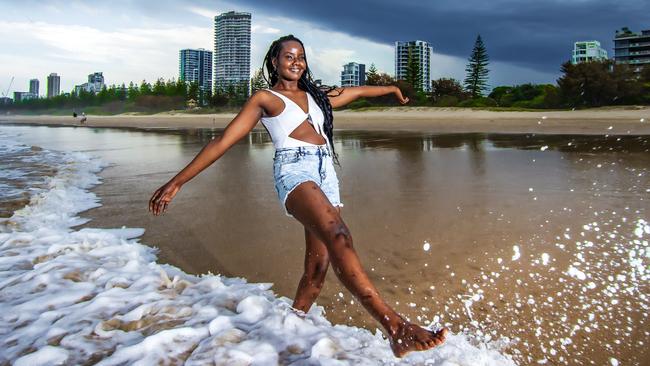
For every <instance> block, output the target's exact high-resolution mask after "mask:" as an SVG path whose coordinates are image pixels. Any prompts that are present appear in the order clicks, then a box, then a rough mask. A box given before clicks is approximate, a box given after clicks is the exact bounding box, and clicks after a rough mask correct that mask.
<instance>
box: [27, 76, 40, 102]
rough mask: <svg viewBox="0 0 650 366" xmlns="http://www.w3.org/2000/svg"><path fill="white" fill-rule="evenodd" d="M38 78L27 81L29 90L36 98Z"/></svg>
mask: <svg viewBox="0 0 650 366" xmlns="http://www.w3.org/2000/svg"><path fill="white" fill-rule="evenodd" d="M38 84H39V83H38V79H31V80H30V81H29V92H30V94H34V95H35V96H36V98H38Z"/></svg>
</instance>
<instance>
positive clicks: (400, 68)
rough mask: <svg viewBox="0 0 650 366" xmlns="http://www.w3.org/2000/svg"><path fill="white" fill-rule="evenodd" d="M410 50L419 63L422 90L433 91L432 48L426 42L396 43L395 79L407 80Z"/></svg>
mask: <svg viewBox="0 0 650 366" xmlns="http://www.w3.org/2000/svg"><path fill="white" fill-rule="evenodd" d="M409 50H410V53H411V57H414V58H415V60H416V61H417V63H418V65H419V68H420V73H421V77H422V90H423V91H425V92H430V91H431V52H432V48H431V46H430V45H429V43H428V42H425V41H407V42H401V41H397V42H395V79H397V80H405V79H406V71H407V66H408V62H409Z"/></svg>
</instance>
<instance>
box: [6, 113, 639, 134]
mask: <svg viewBox="0 0 650 366" xmlns="http://www.w3.org/2000/svg"><path fill="white" fill-rule="evenodd" d="M234 117H235V114H186V113H174V112H165V113H159V114H154V115H131V114H122V115H115V116H92V115H91V116H88V121H87V122H86V123H85V126H91V127H117V128H190V129H192V128H223V127H225V126H226V125H227V124H228V123H229V122H230V121H231V120H232V119H233V118H234ZM334 118H335V119H334V121H335V128H336V129H339V130H366V131H385V130H390V131H396V130H400V131H421V132H437V133H464V132H483V133H539V134H585V135H599V134H609V135H626V134H631V135H648V134H650V107H625V108H622V107H621V108H598V109H586V110H575V111H543V110H540V111H534V112H510V111H508V112H496V111H485V110H473V109H467V108H430V107H394V108H385V109H381V110H367V111H350V110H345V111H337V112H335V113H334ZM0 123H21V124H40V125H79V120H78V119H74V118H72V116H41V115H36V116H22V115H8V116H7V115H6V116H0ZM256 128H258V129H262V128H263V127H262V125H261V124H258V125H257V127H256Z"/></svg>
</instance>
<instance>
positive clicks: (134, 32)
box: [0, 1, 648, 95]
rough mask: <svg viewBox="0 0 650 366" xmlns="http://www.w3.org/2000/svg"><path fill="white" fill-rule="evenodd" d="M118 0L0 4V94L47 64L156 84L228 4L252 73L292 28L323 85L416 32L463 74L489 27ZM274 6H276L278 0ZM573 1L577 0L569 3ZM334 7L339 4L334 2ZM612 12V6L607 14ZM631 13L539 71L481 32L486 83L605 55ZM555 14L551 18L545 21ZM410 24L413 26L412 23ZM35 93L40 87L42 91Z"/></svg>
mask: <svg viewBox="0 0 650 366" xmlns="http://www.w3.org/2000/svg"><path fill="white" fill-rule="evenodd" d="M118 3H120V4H122V5H119V6H118V7H121V8H123V9H122V10H124V11H121V12H116V11H114V10H113V8H114V6H111V7H108V6H107V5H105V4H103V3H100V2H97V3H95V2H92V1H91V2H83V3H81V2H72V3H62V2H58V1H45V2H43V3H42V5H39V6H35V5H34V3H31V2H26V3H24V4H23V3H19V4H0V10H1V11H2V12H3V13H4V14H6V19H11V21H7V20H0V35H3V39H5V40H7V41H6V47H4V48H3V50H0V62H2V63H3V65H8V67H6V68H5V69H4V72H3V74H1V75H0V88H2V89H3V92H4V90H5V89H6V88H7V86H8V84H9V81H10V79H11V77H12V76H15V80H14V83H13V86H12V88H11V89H10V90H9V93H8V94H9V95H11V94H12V92H13V91H24V90H27V88H28V83H29V80H30V79H33V78H37V79H39V80H45V79H46V77H47V75H49V74H50V73H52V72H55V73H57V74H58V75H60V76H61V91H64V92H69V91H71V90H72V89H73V88H74V86H75V85H79V84H82V83H83V82H84V81H85V80H84V79H85V76H86V75H87V74H88V73H89V72H92V71H93V70H102V71H103V72H104V74H105V75H107V80H106V84H108V85H110V84H117V85H119V84H121V83H125V84H127V85H128V83H129V82H130V81H133V82H134V83H140V82H141V81H142V80H143V79H144V80H147V81H148V82H154V81H155V80H156V79H158V78H164V79H172V78H177V77H178V73H177V72H178V63H177V62H178V61H177V60H178V59H177V57H178V50H179V49H183V48H205V49H211V48H212V47H211V45H212V43H213V41H212V39H213V31H212V26H213V24H212V23H213V18H214V16H215V15H217V14H220V13H223V12H227V11H230V10H236V11H251V12H253V14H254V19H253V24H252V27H251V33H252V44H251V66H250V68H251V73H252V72H253V71H254V70H256V69H257V68H259V67H260V66H261V64H262V59H263V55H264V53H265V52H266V50H267V49H268V46H269V45H270V43H271V41H272V40H274V39H276V38H277V37H279V36H281V35H285V34H289V33H292V34H294V35H296V36H297V37H299V38H301V39H302V40H303V41H304V43H305V46H306V52H307V56H308V59H309V61H310V67H311V68H312V71H313V73H314V77H316V78H318V79H322V80H323V82H324V83H325V84H338V83H339V82H340V72H341V68H342V65H344V64H346V63H348V62H352V61H353V62H358V63H362V64H366V65H370V64H373V63H374V64H375V65H376V67H377V69H378V70H379V71H381V72H386V73H388V74H391V75H395V70H394V51H393V43H394V42H395V41H397V40H414V39H422V40H424V41H427V42H429V43H430V44H431V45H432V47H433V55H432V59H431V65H432V67H431V79H437V78H440V77H453V78H456V79H458V80H462V79H463V77H464V74H465V72H464V69H465V66H466V64H467V57H469V54H470V52H471V47H472V44H473V40H474V38H475V36H476V34H478V33H481V34H482V35H483V34H489V33H490V32H489V29H490V28H491V27H492V26H489V25H487V24H486V25H484V26H482V27H479V26H478V25H472V26H473V27H474V28H472V27H469V28H472V29H473V31H472V32H473V34H472V36H471V37H470V38H468V39H467V40H465V41H464V42H462V46H463V47H464V48H465V49H466V51H465V54H464V55H463V56H460V57H459V56H456V55H454V54H453V53H454V52H448V50H445V49H444V47H443V45H444V42H446V40H445V39H447V38H450V37H452V38H453V36H454V34H455V33H457V31H458V29H449V30H448V31H446V32H444V33H440V34H439V35H436V36H435V37H433V39H432V37H420V36H418V34H415V33H417V32H414V34H410V35H409V36H400V34H403V30H400V29H395V32H394V36H393V37H392V39H391V40H390V43H381V42H376V41H372V40H369V38H368V37H364V35H363V32H359V33H351V32H350V31H349V30H348V29H343V26H341V27H338V26H337V27H329V28H328V27H326V26H325V25H323V24H324V23H328V22H333V21H334V20H332V19H329V18H328V15H327V13H325V14H323V19H322V20H321V21H314V20H313V19H311V17H309V16H307V15H303V14H302V13H303V12H304V9H303V8H299V9H297V10H296V14H298V16H296V17H293V18H288V17H286V16H284V17H283V16H278V15H277V12H278V11H281V10H282V8H283V7H282V6H279V8H280V10H269V9H268V7H267V6H264V5H263V4H254V3H255V2H254V1H244V2H243V3H241V2H238V3H237V4H231V3H228V2H221V1H218V2H206V1H195V2H192V3H184V2H178V1H170V2H167V3H165V5H164V6H160V7H158V8H156V10H155V11H152V10H151V9H149V7H148V6H146V2H143V3H140V2H138V4H133V3H130V2H124V3H123V2H120V1H118ZM381 3H382V2H381V1H380V2H379V4H378V9H383V8H385V7H386V5H385V4H383V5H382V4H381ZM39 4H40V3H39ZM279 4H280V5H282V2H280V3H279ZM572 4H573V3H572ZM603 4H605V5H607V4H608V2H602V1H592V2H585V4H583V5H581V6H583V7H584V8H585V9H586V10H585V11H587V12H591V11H594V9H593V8H597V9H600V8H602V7H603V6H604V5H603ZM610 5H611V4H610ZM633 5H634V6H636V7H637V8H638V7H639V6H641V7H643V6H646V5H643V4H641V5H639V4H636V3H635V4H633ZM314 6H316V5H314ZM351 6H358V4H351ZM573 6H574V7H577V6H578V5H576V4H573ZM612 6H614V5H612ZM300 7H304V5H300ZM333 7H334V8H335V9H338V8H340V6H339V5H337V4H334V5H333ZM446 7H447V5H445V2H444V1H443V2H442V3H441V4H440V12H443V13H444V12H449V11H450V10H449V9H446ZM614 7H615V6H614ZM615 8H616V7H615ZM285 9H286V7H285ZM314 9H315V10H316V9H318V8H314ZM127 10H128V11H127ZM403 10H404V11H405V12H407V13H408V12H409V11H411V12H412V4H410V3H408V2H407V4H405V5H404V9H403ZM517 11H519V10H516V9H515V10H514V11H513V12H515V13H516V12H517ZM376 12H377V9H375V8H372V9H369V10H368V12H367V13H366V14H363V16H359V17H358V19H356V21H357V23H359V24H366V23H368V21H369V20H368V19H367V18H368V17H371V16H374V14H375V13H376ZM425 13H426V12H425ZM615 13H616V11H614V12H613V14H615ZM485 14H486V15H485V17H486V19H488V18H489V17H490V14H491V12H490V11H486V13H485ZM635 14H639V13H638V12H637V13H630V15H629V16H628V17H621V18H620V20H618V21H616V22H614V23H615V24H616V25H615V26H613V27H608V26H605V25H603V24H600V25H599V28H600V29H601V30H603V32H605V33H606V34H607V37H602V38H598V37H596V36H595V35H591V34H587V32H586V31H584V30H580V31H579V32H577V33H576V34H574V35H573V36H571V35H566V36H565V37H571V40H570V43H566V44H559V43H558V44H555V49H556V50H559V52H561V53H562V54H563V56H562V59H561V60H560V61H559V62H557V63H555V64H553V66H552V67H553V68H554V69H555V71H552V72H548V71H545V70H544V68H529V67H525V66H522V64H521V63H517V62H514V61H515V60H516V58H517V57H519V55H518V54H519V53H525V52H524V51H525V50H520V51H517V52H514V51H511V53H512V54H513V55H512V60H513V63H508V62H505V61H504V60H503V57H498V55H499V51H498V50H499V48H500V47H501V46H499V45H498V44H499V43H500V42H503V41H502V40H501V41H500V40H498V39H494V38H492V39H491V38H487V37H485V36H484V37H483V38H484V39H485V43H486V47H487V51H488V54H489V55H490V58H491V63H490V70H491V72H490V86H491V87H494V86H497V85H514V84H522V83H528V82H531V83H554V82H555V80H556V79H557V78H558V77H559V75H560V71H559V68H560V65H561V62H564V61H568V60H569V59H570V56H571V50H572V48H573V44H574V42H576V41H579V40H584V39H594V40H598V41H600V42H601V43H602V44H603V48H605V49H606V50H607V51H608V52H609V53H610V54H613V50H612V47H613V38H614V32H615V31H616V30H617V29H619V28H621V27H623V26H629V28H630V29H632V30H633V31H639V32H640V31H641V30H643V29H647V28H648V27H647V26H645V27H644V25H641V26H638V24H639V23H640V21H639V20H634V19H632V18H633V17H634V16H637V17H639V16H638V15H635ZM99 15H101V16H99ZM93 16H94V17H93ZM97 16H99V18H97ZM414 16H415V15H414ZM631 17H632V18H631ZM513 21H515V20H514V18H513ZM555 21H556V20H552V19H550V20H549V22H550V23H553V22H555ZM379 23H380V22H379ZM550 23H549V24H550ZM610 23H612V22H610ZM134 24H135V26H134ZM420 26H421V28H422V30H423V31H424V30H425V29H428V28H429V27H430V25H425V24H420ZM409 27H411V28H412V25H409ZM386 28H391V27H386ZM481 28H484V29H481ZM464 31H465V30H464ZM551 33H553V31H552V30H549V34H551ZM352 34H354V35H352ZM585 34H586V35H585ZM71 40H72V41H71ZM443 41H444V42H443ZM531 42H532V39H531ZM542 58H543V57H542ZM42 93H43V91H42V89H41V95H42Z"/></svg>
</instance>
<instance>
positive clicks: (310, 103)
mask: <svg viewBox="0 0 650 366" xmlns="http://www.w3.org/2000/svg"><path fill="white" fill-rule="evenodd" d="M264 90H266V91H269V92H271V93H272V94H274V95H276V96H277V97H279V98H280V99H281V100H282V102H283V103H284V109H283V110H282V112H281V113H280V114H278V115H277V116H273V117H271V116H267V115H263V116H262V119H261V121H262V124H263V125H264V127H266V130H267V131H269V135H271V140H273V146H275V148H276V149H279V148H284V147H300V146H318V145H315V144H312V143H309V142H307V141H302V140H298V139H294V138H293V137H291V136H289V135H291V132H293V130H295V129H296V128H298V126H300V124H302V123H303V122H304V121H305V120H307V121H308V122H309V123H311V125H312V126H314V129H315V130H316V132H318V134H320V135H321V136H323V138H325V141H328V144H329V140H328V139H327V135H326V134H325V130H324V129H323V123H324V122H325V116H323V111H321V109H320V108H319V107H318V104H317V103H316V101H315V100H314V99H313V98H312V97H311V95H310V94H309V93H308V92H305V94H307V113H305V111H304V110H303V109H302V108H300V106H299V105H298V104H296V102H294V101H293V100H291V99H290V98H289V97H286V96H284V95H282V94H281V93H278V92H276V91H273V90H271V89H264Z"/></svg>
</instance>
